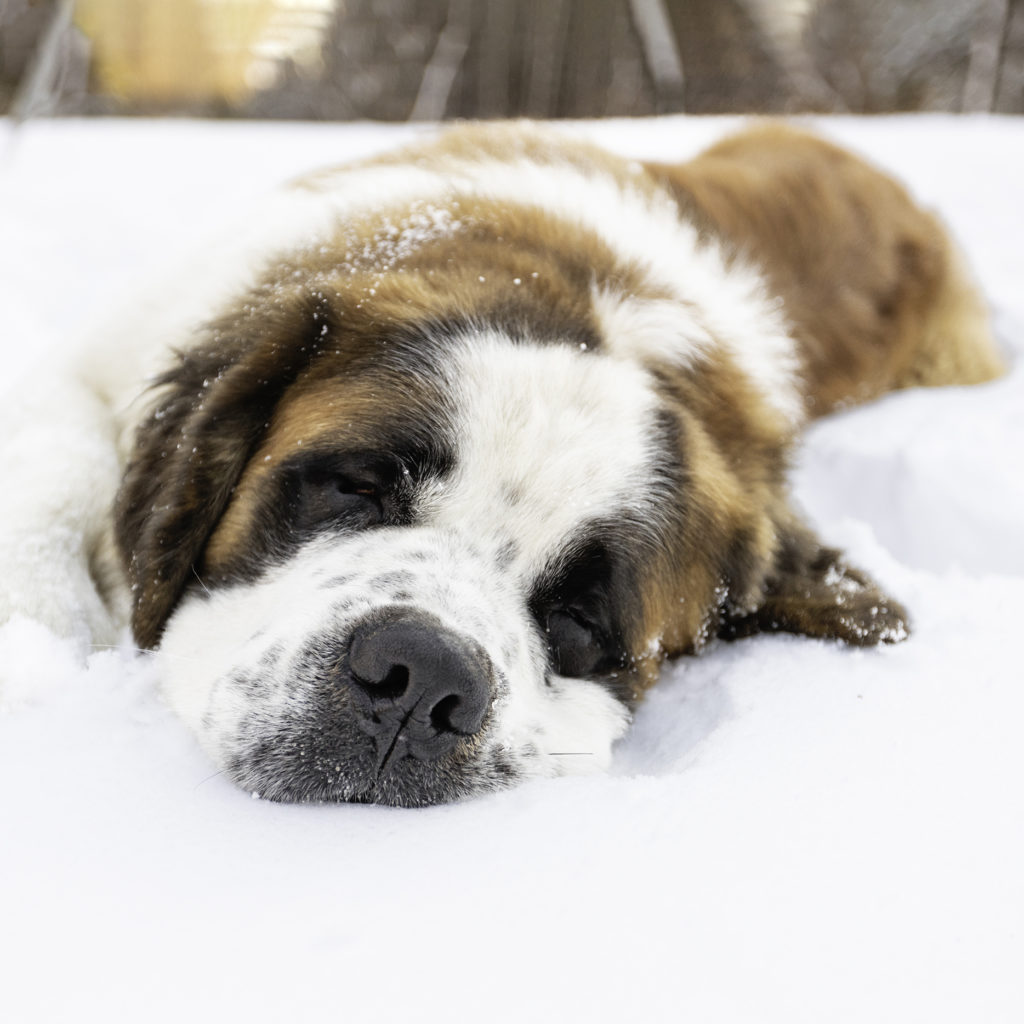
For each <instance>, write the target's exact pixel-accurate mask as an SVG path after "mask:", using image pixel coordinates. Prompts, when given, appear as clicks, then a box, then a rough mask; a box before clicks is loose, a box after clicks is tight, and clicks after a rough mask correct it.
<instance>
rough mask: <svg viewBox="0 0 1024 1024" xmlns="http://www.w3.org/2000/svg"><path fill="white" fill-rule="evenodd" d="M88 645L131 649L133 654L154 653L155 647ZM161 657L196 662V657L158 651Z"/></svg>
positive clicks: (113, 648)
mask: <svg viewBox="0 0 1024 1024" xmlns="http://www.w3.org/2000/svg"><path fill="white" fill-rule="evenodd" d="M89 647H90V648H91V649H92V650H94V651H131V652H132V653H134V654H156V653H157V649H156V648H155V647H135V646H133V645H132V644H89ZM159 653H160V657H161V658H170V659H171V660H172V661H184V662H188V663H190V664H196V663H198V661H199V659H198V658H189V657H185V656H183V655H180V654H167V653H166V652H165V651H160V652H159Z"/></svg>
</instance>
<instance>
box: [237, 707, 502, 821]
mask: <svg viewBox="0 0 1024 1024" xmlns="http://www.w3.org/2000/svg"><path fill="white" fill-rule="evenodd" d="M379 761H380V758H379V756H378V755H377V753H376V751H375V750H374V748H373V745H372V743H371V742H370V741H368V740H367V739H366V738H365V737H361V736H359V735H357V734H355V733H352V734H349V733H348V731H347V730H345V729H344V728H342V727H341V726H339V725H338V724H334V725H332V726H331V728H330V729H317V730H301V729H295V730H294V731H292V730H289V729H287V728H285V729H283V730H282V731H280V732H278V733H277V734H275V735H270V736H266V737H263V738H260V739H257V740H254V741H253V742H251V743H250V745H248V746H247V747H245V748H243V749H241V750H239V751H238V752H236V753H234V754H233V755H231V756H229V757H228V758H227V759H226V764H225V772H226V774H227V775H228V776H229V777H230V778H231V779H232V780H233V781H234V782H235V783H236V784H237V785H239V786H240V787H241V788H242V789H244V790H246V791H247V792H250V793H252V794H253V796H255V797H259V798H261V799H267V800H274V801H279V802H284V803H375V804H385V805H389V806H392V807H426V806H429V805H431V804H441V803H453V802H455V801H458V800H462V799H465V798H467V797H470V796H474V795H477V794H482V793H489V792H494V791H496V790H499V789H504V788H506V787H508V786H511V785H514V784H515V783H516V782H517V780H519V779H520V778H521V777H522V772H521V770H519V769H517V768H516V767H515V766H514V765H513V764H512V761H511V759H510V758H508V757H507V756H505V755H504V754H502V753H501V752H500V751H489V752H473V751H469V750H466V751H458V750H456V751H453V752H452V753H451V754H449V755H447V756H446V757H444V758H442V759H440V760H437V761H430V762H424V761H420V760H417V759H416V758H415V757H412V756H402V755H395V756H392V757H391V758H390V759H389V760H388V762H387V763H386V764H385V765H383V766H382V765H381V764H380V763H379Z"/></svg>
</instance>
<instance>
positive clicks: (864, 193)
mask: <svg viewBox="0 0 1024 1024" xmlns="http://www.w3.org/2000/svg"><path fill="white" fill-rule="evenodd" d="M648 166H649V168H650V170H651V172H652V173H653V174H654V175H655V176H656V177H657V178H659V179H660V180H662V181H664V182H665V183H666V184H667V185H668V186H669V187H670V188H671V189H672V190H673V192H674V193H675V195H676V196H677V198H678V199H679V201H680V204H681V205H682V207H683V209H684V211H688V212H689V213H691V215H693V216H694V217H695V218H696V219H697V221H698V223H700V224H702V225H703V226H704V227H705V229H706V230H708V231H711V232H713V233H715V234H716V235H719V236H720V237H722V238H723V239H724V240H725V241H726V243H727V244H728V245H729V246H730V247H732V248H733V249H734V251H735V252H736V253H737V254H738V255H740V256H741V257H743V258H747V259H750V260H752V261H753V262H754V263H756V264H757V265H758V266H759V267H761V268H762V269H763V270H764V272H765V273H766V275H767V277H768V281H769V283H770V284H771V286H772V289H773V291H775V292H776V293H777V294H778V295H780V296H781V297H782V299H783V301H784V302H785V309H786V313H787V315H788V317H789V319H790V321H791V322H792V324H793V326H794V333H795V336H796V338H797V340H798V342H799V344H800V347H801V350H802V353H803V357H804V362H805V382H806V392H807V396H808V401H809V410H810V411H811V413H812V414H813V415H821V414H823V413H826V412H828V411H830V410H831V409H834V408H836V407H837V406H841V405H844V404H846V403H849V402H851V401H866V400H868V399H871V398H875V397H877V396H878V395H880V394H882V393H884V392H886V391H889V390H893V389H895V388H903V387H910V386H913V385H918V384H975V383H980V382H982V381H986V380H991V379H993V378H994V377H997V376H999V375H1000V373H1001V372H1002V364H1001V360H1000V358H999V356H998V353H997V351H996V347H995V345H994V343H993V341H992V336H991V331H990V327H989V323H988V315H987V312H986V309H985V306H984V304H983V302H982V301H981V299H980V298H979V296H978V294H977V291H976V289H975V288H974V287H973V286H972V284H971V282H970V280H969V278H968V275H967V271H966V269H965V268H964V265H963V261H962V259H961V257H960V256H959V254H958V253H957V252H956V250H955V249H954V247H953V245H952V244H951V242H950V241H949V238H948V236H947V235H946V233H945V231H944V230H943V228H942V226H941V225H940V224H939V222H938V220H937V218H936V217H935V216H933V215H932V214H930V213H927V212H926V211H924V210H922V209H921V208H920V207H918V206H917V205H916V204H915V203H914V202H913V201H912V200H911V199H910V197H909V196H908V195H907V192H906V190H905V189H904V188H903V187H902V186H900V185H899V184H898V183H897V182H895V181H893V180H892V179H891V178H889V177H888V176H887V175H885V174H883V173H881V172H879V171H877V170H875V169H874V168H873V167H871V166H870V165H868V164H866V163H865V162H864V161H862V160H860V159H858V158H857V157H855V156H854V155H852V154H851V153H848V152H847V151H845V150H843V149H840V148H838V147H837V146H834V145H831V144H830V143H828V142H825V141H823V140H822V139H819V138H816V137H814V136H811V135H807V134H805V133H803V132H800V131H797V130H795V129H793V128H790V127H787V126H783V125H778V124H769V125H765V126H761V127H759V128H755V129H753V130H750V131H747V132H745V133H743V134H741V135H737V136H735V137H733V138H729V139H726V140H725V141H723V142H720V143H718V144H717V145H715V146H713V147H711V148H710V149H709V150H707V151H706V152H704V153H702V154H701V155H700V156H698V157H697V158H696V159H694V160H691V161H690V162H689V163H686V164H682V165H678V166H666V165H662V164H650V165H648Z"/></svg>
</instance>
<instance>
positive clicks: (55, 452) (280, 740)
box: [0, 124, 1000, 804]
mask: <svg viewBox="0 0 1024 1024" xmlns="http://www.w3.org/2000/svg"><path fill="white" fill-rule="evenodd" d="M275 204H276V205H275ZM264 213H265V215H264V216H263V217H262V218H261V219H260V220H259V221H258V222H254V223H253V224H252V225H250V226H248V227H247V229H246V230H245V231H242V232H240V233H236V234H235V235H233V236H232V237H230V238H229V239H227V240H226V242H225V247H224V248H223V249H222V250H216V251H208V252H206V253H205V254H204V255H203V257H201V259H200V260H199V261H198V262H197V264H196V265H194V266H193V267H191V268H190V271H189V274H188V276H187V278H186V279H184V280H183V281H182V282H180V283H177V284H168V285H167V286H165V287H164V288H163V289H162V290H161V294H160V296H158V298H157V299H156V300H155V301H153V302H149V303H145V304H140V306H139V309H138V313H137V315H136V317H135V318H134V319H131V320H128V319H126V320H122V321H121V322H120V323H119V325H118V327H117V329H116V330H115V331H113V332H111V333H110V334H109V335H108V336H107V337H105V338H103V339H99V340H98V342H97V345H96V346H95V347H94V349H93V350H92V354H91V356H90V359H89V362H88V365H87V366H86V367H85V368H84V369H83V370H82V371H81V373H80V375H79V376H78V377H76V378H74V379H69V380H68V381H66V382H64V383H55V384H54V385H53V388H52V389H51V394H50V399H51V411H50V412H48V413H47V414H46V415H45V417H43V418H42V419H38V420H36V421H34V423H33V424H29V425H27V427H26V429H25V430H24V431H23V433H22V434H21V437H20V439H19V438H15V439H14V440H13V442H11V443H9V444H8V445H7V448H6V451H5V454H4V460H5V466H4V471H5V473H6V474H7V475H6V479H7V480H8V481H11V480H12V479H14V480H16V481H20V482H19V483H18V484H17V486H16V487H15V488H14V490H13V492H12V496H9V497H8V498H7V503H6V505H5V508H4V512H3V517H4V518H3V522H2V524H0V526H2V528H3V531H4V536H3V540H2V541H0V543H2V544H3V546H4V549H3V554H4V564H5V579H4V581H3V583H2V584H0V617H5V616H6V615H7V614H9V613H10V612H12V611H18V610H21V611H25V612H27V613H29V614H32V615H35V616H36V617H38V618H41V619H43V620H44V621H47V622H48V623H50V624H51V625H53V626H54V627H55V628H57V629H59V630H61V631H62V632H68V633H73V632H79V633H85V634H88V635H89V636H90V637H91V638H93V639H99V640H107V639H110V637H111V636H114V635H116V632H117V629H118V626H119V623H120V622H121V621H122V620H123V618H125V617H126V616H128V615H130V618H131V623H132V628H133V630H134V633H135V635H136V638H137V640H138V642H139V643H140V644H141V645H142V646H144V647H147V648H151V647H157V646H158V647H159V649H158V655H157V656H158V657H160V658H161V659H162V663H163V664H162V671H163V676H164V679H165V684H164V685H165V692H166V694H167V696H168V698H169V700H170V702H171V703H172V705H173V706H174V707H175V708H176V709H177V710H178V712H179V713H180V714H181V715H182V717H183V718H184V719H185V720H186V721H187V722H188V723H189V724H190V725H191V727H192V728H193V729H194V730H195V731H196V733H197V734H198V735H199V737H200V739H201V740H202V741H203V743H204V745H205V746H206V747H207V749H208V750H209V751H210V753H211V755H212V756H213V758H214V759H215V760H216V761H217V762H218V764H219V765H220V766H222V767H224V768H225V769H227V770H228V772H229V773H230V774H231V776H232V777H233V778H235V779H236V780H237V781H238V782H239V783H240V784H241V785H243V786H246V787H247V788H249V789H251V790H253V791H257V792H260V793H262V794H265V795H267V796H271V797H275V798H281V799H315V800H375V801H380V802H388V803H397V804H420V803H431V802H437V801H441V800H447V799H454V798H458V797H460V796H463V795H466V794H468V793H472V792H476V791H481V790H487V789H491V788H494V787H497V786H500V785H506V784H508V783H509V782H512V781H514V780H516V779H519V778H523V777H528V776H531V775H546V774H557V773H561V772H564V771H579V770H593V769H594V768H598V767H600V766H602V765H603V764H605V763H606V762H607V759H608V756H609V751H610V747H611V744H612V742H613V741H614V739H615V738H616V737H617V736H618V735H620V733H621V732H622V730H623V728H624V727H625V724H626V721H627V719H628V714H629V710H630V708H631V707H632V706H633V704H634V703H635V702H636V701H637V700H638V699H639V698H640V696H641V695H642V693H643V691H644V690H645V689H646V688H647V687H648V686H650V685H651V683H652V682H653V681H654V679H655V678H656V675H657V671H658V667H659V665H660V664H661V662H662V661H663V660H664V659H665V658H666V657H672V656H675V655H678V654H682V653H687V652H692V651H695V650H698V649H699V648H700V647H701V646H702V645H703V644H704V643H705V641H706V640H707V639H708V638H709V637H711V636H715V635H721V636H737V635H745V634H747V633H750V632H753V631H755V630H758V629H782V630H790V631H794V632H800V633H805V634H808V635H812V636H822V637H832V638H837V639H841V640H845V641H847V642H850V643H857V644H874V643H879V642H892V641H896V640H899V639H901V638H902V637H903V636H905V634H906V624H905V615H904V613H903V611H902V609H901V608H900V607H899V606H898V605H897V604H895V603H894V602H893V601H891V600H889V599H887V598H886V597H885V596H884V595H882V594H881V593H880V592H879V591H878V590H877V589H876V587H875V586H874V585H873V584H872V583H871V581H869V580H868V579H866V578H865V577H864V576H863V575H862V574H860V573H858V572H856V571H855V570H851V569H849V568H848V567H846V566H845V565H844V564H843V563H842V561H841V560H840V559H839V556H838V553H836V552H834V551H830V550H828V549H825V548H823V547H822V546H821V545H820V544H819V543H818V542H817V540H816V539H815V538H814V536H813V535H812V534H811V533H810V532H809V531H808V529H807V528H806V527H805V526H804V525H803V524H802V523H801V522H800V520H799V518H798V517H797V516H796V515H795V514H794V512H793V511H792V509H791V508H790V506H789V503H788V498H787V492H786V481H785V473H786V467H787V457H788V452H789V450H790V448H791V446H792V443H793V441H794V438H795V436H796V435H797V432H798V430H799V428H800V426H801V425H802V423H803V422H805V421H806V419H807V418H808V417H813V416H817V415H820V414H822V413H825V412H828V411H829V410H831V409H834V408H836V407H838V406H841V405H843V404H846V403H848V402H853V401H860V400H865V399H869V398H872V397H875V396H877V395H879V394H882V393H883V392H885V391H887V390H891V389H894V388H901V387H907V386H911V385H916V384H948V383H975V382H980V381H983V380H987V379H990V378H992V377H994V376H996V375H997V374H998V373H999V372H1000V366H999V359H998V357H997V355H996V353H995V349H994V347H993V345H992V342H991V339H990V335H989V330H988V324H987V317H986V313H985V309H984V306H983V304H982V303H981V301H980V300H979V298H978V297H977V295H976V294H975V292H974V289H973V288H972V286H971V285H970V283H969V281H968V279H967V277H966V274H965V272H964V270H963V269H962V267H961V265H960V262H959V258H958V256H957V254H956V252H955V251H954V249H953V248H952V246H951V245H950V243H949V241H948V240H947V239H946V237H945V235H944V233H943V232H942V230H941V228H940V227H939V226H938V224H937V223H936V221H935V220H934V218H932V217H931V216H930V215H928V214H926V213H924V212H922V211H921V210H919V209H918V208H917V207H915V206H914V205H913V204H912V203H911V201H910V200H909V199H908V197H907V196H906V194H905V193H904V192H903V190H902V189H901V188H900V187H899V186H898V185H896V184H895V183H893V182H892V181H890V180H889V179H888V178H886V177H884V176H883V175H881V174H879V173H878V172H877V171H874V170H872V169H870V168H868V167H867V166H865V165H864V164H863V163H861V162H860V161H858V160H856V159H855V158H853V157H852V156H850V155H849V154H846V153H845V152H843V151H841V150H838V149H836V148H834V147H832V146H830V145H828V144H826V143H823V142H821V141H819V140H816V139H813V138H811V137H809V136H806V135H803V134H800V133H797V132H794V131H792V130H789V129H786V128H781V127H778V126H769V127H763V128H757V129H754V130H752V131H750V132H748V133H746V134H744V135H741V136H737V137H735V138H733V139H729V140H726V141H725V142H722V143H720V144H719V145H717V146H715V147H714V148H713V149H711V150H709V151H708V152H707V153H705V154H703V155H702V156H700V157H699V158H697V159H696V160H694V161H691V162H690V163H688V164H684V165H678V166H664V165H657V164H640V163H632V162H627V161H623V160H619V159H617V158H614V157H612V156H610V155H608V154H606V153H604V152H602V151H600V150H597V149H594V148H592V147H589V146H586V145H583V144H579V143H570V142H566V141H563V140H559V139H558V138H557V137H556V136H554V135H550V134H547V133H545V132H542V131H539V130H538V129H536V128H534V127H531V126H529V125H523V124H515V125H494V126H475V127H467V128H463V129H457V130H455V131H453V132H450V133H448V134H446V135H443V136H442V137H441V138H440V139H439V140H438V141H436V142H432V143H427V144H424V145H419V146H416V147H413V148H410V149H408V150H404V151H401V152H399V153H397V154H390V155H388V156H385V157H382V158H379V159H377V160H373V161H368V162H366V163H363V164H358V165H354V166H351V167H348V168H343V169H340V170H336V171H329V172H325V173H322V174H319V175H316V176H313V177H310V178H307V179H304V180H302V181H300V182H297V183H295V184H294V185H293V186H292V187H291V188H290V189H288V190H286V191H283V192H282V193H281V194H280V195H279V196H278V197H277V199H276V200H274V201H273V203H271V204H270V205H269V206H268V208H267V210H266V211H264ZM151 374H156V375H157V377H158V380H157V383H156V385H155V387H152V388H150V389H147V385H146V378H147V376H148V375H151ZM44 450H46V451H47V452H48V454H49V455H50V456H51V457H56V458H58V459H59V460H60V465H59V466H58V467H57V471H56V472H53V467H52V466H44V465H41V464H40V458H41V457H42V452H43V451H44ZM12 474H13V476H12ZM115 494H116V495H117V497H116V501H115V497H114V496H115ZM112 509H113V514H111V510H112ZM581 755H584V756H581Z"/></svg>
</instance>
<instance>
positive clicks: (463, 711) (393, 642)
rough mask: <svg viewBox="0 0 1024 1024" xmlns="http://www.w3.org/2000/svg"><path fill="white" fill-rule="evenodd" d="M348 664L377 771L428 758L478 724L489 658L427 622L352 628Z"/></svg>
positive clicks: (399, 620)
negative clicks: (407, 760) (398, 761)
mask: <svg viewBox="0 0 1024 1024" xmlns="http://www.w3.org/2000/svg"><path fill="white" fill-rule="evenodd" d="M348 662H349V670H350V676H351V680H352V684H353V687H354V688H355V691H356V692H357V694H358V695H360V696H361V697H362V698H363V699H362V700H360V701H358V703H359V704H361V705H363V707H362V709H361V711H362V713H361V715H360V719H359V721H360V726H361V727H362V728H363V730H364V731H365V732H366V733H367V734H369V735H370V736H372V737H373V739H374V742H375V743H376V745H377V749H378V754H379V767H380V768H381V769H382V768H383V767H384V765H385V764H386V763H387V762H388V761H390V760H391V759H392V758H395V757H400V756H412V757H414V758H416V759H417V760H420V761H432V760H435V759H437V758H438V757H441V756H442V755H443V754H445V753H447V752H448V751H450V750H452V749H453V748H454V747H455V746H456V744H457V743H458V742H459V740H460V738H462V737H465V736H472V735H474V734H475V733H476V732H478V731H479V729H480V727H481V725H482V724H483V721H484V718H485V716H486V714H487V709H488V707H489V705H490V701H491V674H492V673H491V665H490V660H489V659H488V657H487V655H486V654H485V653H484V652H483V650H482V649H481V648H479V647H477V646H476V645H475V644H473V643H472V642H471V641H470V640H468V639H467V638H465V637H461V636H459V635H458V634H457V633H455V632H453V631H452V630H450V629H447V628H446V627H445V626H443V625H442V624H441V623H440V622H438V621H437V620H436V619H434V618H433V617H432V616H429V615H427V614H425V613H419V612H407V611H401V612H395V613H392V614H389V615H388V616H386V617H384V618H381V617H379V616H375V617H374V618H373V619H372V620H369V621H367V622H365V623H362V624H360V625H359V626H357V627H356V629H355V630H354V631H353V633H352V637H351V640H350V646H349V657H348Z"/></svg>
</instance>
